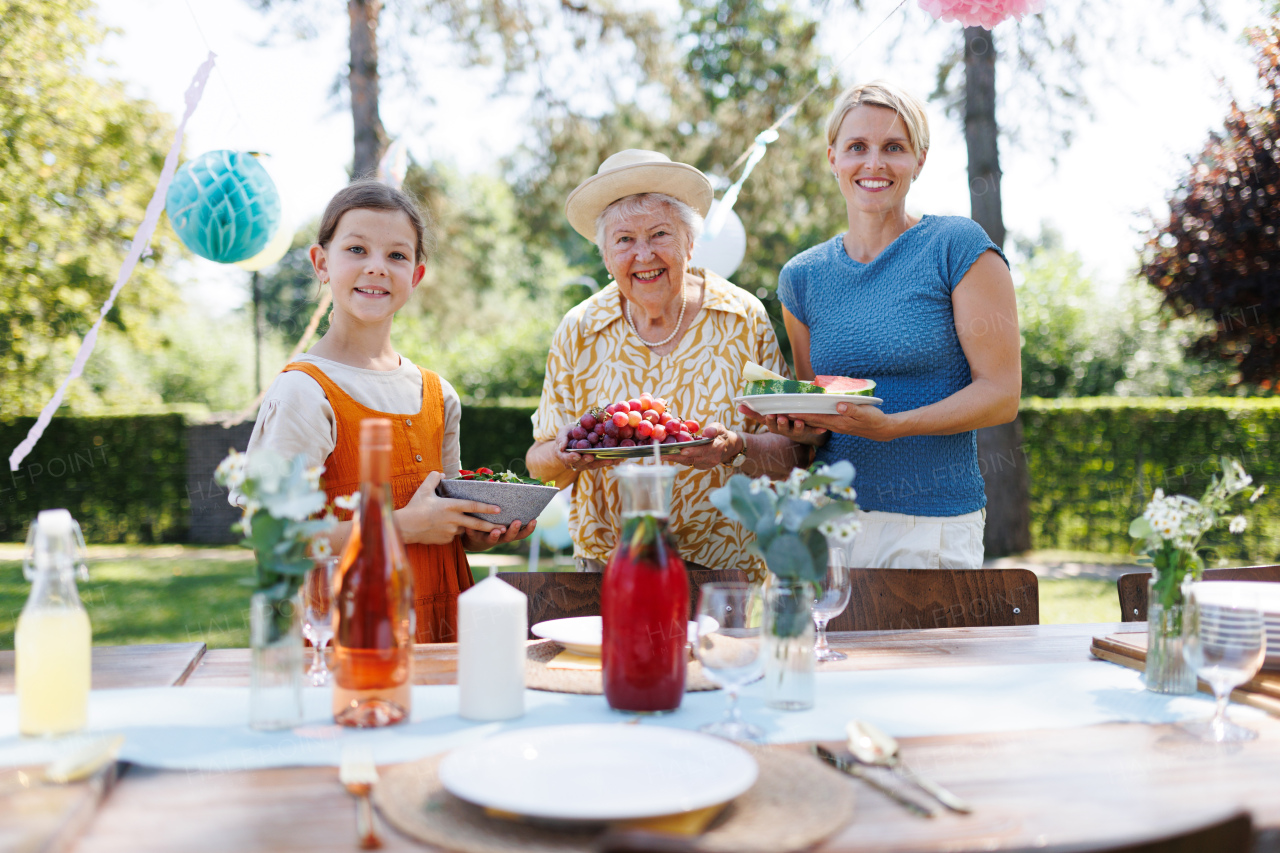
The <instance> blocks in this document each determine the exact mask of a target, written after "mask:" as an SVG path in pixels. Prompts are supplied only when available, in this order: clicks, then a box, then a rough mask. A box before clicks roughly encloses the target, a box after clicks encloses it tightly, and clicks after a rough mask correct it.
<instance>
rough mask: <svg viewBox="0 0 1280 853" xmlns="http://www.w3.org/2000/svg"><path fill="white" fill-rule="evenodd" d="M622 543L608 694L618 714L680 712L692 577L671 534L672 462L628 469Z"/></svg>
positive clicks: (607, 631)
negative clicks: (686, 569)
mask: <svg viewBox="0 0 1280 853" xmlns="http://www.w3.org/2000/svg"><path fill="white" fill-rule="evenodd" d="M617 475H618V478H619V480H620V481H621V483H622V516H623V525H622V538H621V541H620V542H619V543H618V548H617V550H616V551H615V552H614V554H613V557H612V558H611V559H610V560H609V565H608V566H607V567H606V568H605V573H604V584H603V587H602V589H601V602H600V604H601V615H602V617H603V622H604V642H603V645H602V647H601V659H602V661H601V662H602V664H603V669H604V695H605V699H606V700H608V702H609V706H610V707H611V708H613V709H614V710H618V711H631V712H641V713H645V712H648V713H660V712H663V711H674V710H675V709H676V708H679V707H680V702H681V700H682V699H683V698H684V679H685V670H686V667H687V660H688V656H687V653H686V651H685V646H686V642H687V627H686V626H687V624H688V619H689V576H688V574H687V573H686V572H685V567H684V561H683V560H681V559H680V555H679V554H678V553H677V552H676V548H675V543H674V542H673V541H672V538H671V533H670V531H669V529H668V524H667V517H668V515H669V513H670V506H671V487H672V485H673V483H674V481H675V469H674V468H673V467H672V466H670V465H623V466H620V467H619V468H618V469H617Z"/></svg>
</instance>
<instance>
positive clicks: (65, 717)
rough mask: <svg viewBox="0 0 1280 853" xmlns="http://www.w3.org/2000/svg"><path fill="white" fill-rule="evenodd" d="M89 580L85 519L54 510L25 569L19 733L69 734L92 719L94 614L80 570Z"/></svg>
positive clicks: (18, 638) (42, 523)
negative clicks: (79, 583)
mask: <svg viewBox="0 0 1280 853" xmlns="http://www.w3.org/2000/svg"><path fill="white" fill-rule="evenodd" d="M77 569H78V570H79V573H80V576H81V579H83V580H87V579H88V577H89V575H88V569H86V568H85V565H84V539H83V537H82V536H81V535H80V525H78V524H76V522H75V519H73V518H72V517H71V513H69V512H67V511H66V510H65V509H47V510H44V511H43V512H41V513H40V515H39V516H37V517H36V520H35V521H34V522H32V524H31V532H30V533H29V534H28V535H27V551H26V554H25V555H24V557H23V563H22V570H23V574H25V575H26V577H27V579H28V580H30V581H31V596H30V597H29V598H28V599H27V604H26V606H25V607H23V608H22V614H21V615H19V616H18V628H17V632H16V633H15V636H14V647H15V651H16V669H17V671H16V673H15V676H16V681H17V686H18V731H19V732H20V733H21V734H23V735H29V736H31V735H34V736H45V735H63V734H69V733H71V732H75V731H79V730H80V729H83V728H84V727H85V724H86V723H87V722H88V717H89V681H90V675H89V660H90V649H91V646H92V645H93V641H92V635H91V632H90V629H89V614H88V613H86V612H85V609H84V605H83V604H81V603H80V595H79V593H78V592H77V591H76V572H77Z"/></svg>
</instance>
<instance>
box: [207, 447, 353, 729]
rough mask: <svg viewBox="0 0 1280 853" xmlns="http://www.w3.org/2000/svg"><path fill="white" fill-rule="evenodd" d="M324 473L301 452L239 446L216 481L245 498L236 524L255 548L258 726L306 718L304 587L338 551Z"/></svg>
mask: <svg viewBox="0 0 1280 853" xmlns="http://www.w3.org/2000/svg"><path fill="white" fill-rule="evenodd" d="M322 473H324V469H323V468H318V467H308V466H307V462H306V458H305V457H304V456H303V455H301V454H299V455H297V456H295V457H294V458H293V459H291V460H289V459H285V458H283V457H282V456H280V455H278V454H276V453H273V452H272V451H270V450H265V449H263V450H255V451H254V453H253V455H252V456H251V457H249V456H246V455H245V454H242V453H237V452H236V451H234V450H233V451H231V453H230V454H229V455H228V456H227V458H225V459H223V460H222V462H221V463H220V464H219V465H218V468H217V470H216V471H215V472H214V481H215V482H217V483H218V484H219V485H221V486H226V487H227V488H229V489H232V490H233V491H234V492H236V493H238V494H239V496H240V502H241V507H242V509H243V515H242V516H241V517H240V520H239V521H237V522H236V523H235V525H234V526H233V528H232V529H233V530H236V531H237V532H239V533H241V534H243V536H244V539H243V540H242V541H241V543H240V544H241V545H243V546H244V547H246V548H252V549H253V553H254V561H255V570H254V580H253V586H254V592H253V595H252V597H251V599H250V608H249V644H250V647H251V652H252V664H251V669H250V690H249V725H250V726H251V727H253V728H255V729H262V730H271V729H284V728H291V727H293V726H296V725H298V724H299V723H301V722H302V675H303V672H302V669H303V667H302V633H301V630H302V629H301V624H302V622H301V613H302V602H301V597H300V595H299V589H300V588H301V586H302V581H303V578H304V577H305V576H306V574H307V572H308V571H309V570H310V569H311V568H312V566H313V565H314V564H315V561H316V560H323V559H326V558H328V557H330V556H331V551H330V545H329V540H328V539H327V538H325V537H323V536H322V534H324V533H327V532H328V531H329V530H331V529H332V528H333V527H334V526H335V525H336V524H337V519H336V517H335V516H334V515H333V513H332V512H331V511H328V510H327V508H326V500H327V499H326V496H325V493H324V491H323V490H322V489H321V488H320V475H321V474H322Z"/></svg>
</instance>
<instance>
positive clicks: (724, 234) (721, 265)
mask: <svg viewBox="0 0 1280 853" xmlns="http://www.w3.org/2000/svg"><path fill="white" fill-rule="evenodd" d="M717 224H718V225H719V231H718V233H715V234H713V233H711V231H712V228H713V227H715V226H716V225H717ZM746 255H747V229H746V228H744V227H743V226H742V220H741V219H739V218H738V214H736V213H734V212H733V209H732V208H729V209H728V210H725V211H724V213H723V214H722V213H720V200H719V199H716V200H715V201H713V202H711V210H709V211H708V212H707V228H706V229H705V230H704V231H703V232H702V236H701V237H699V238H698V242H696V243H694V244H693V260H692V261H690V264H691V265H692V266H695V267H703V268H705V269H709V270H711V271H712V272H713V273H715V274H716V275H719V276H722V277H724V278H730V277H731V276H732V275H733V274H734V273H735V272H737V271H738V267H739V266H741V265H742V259H743V258H744V257H746Z"/></svg>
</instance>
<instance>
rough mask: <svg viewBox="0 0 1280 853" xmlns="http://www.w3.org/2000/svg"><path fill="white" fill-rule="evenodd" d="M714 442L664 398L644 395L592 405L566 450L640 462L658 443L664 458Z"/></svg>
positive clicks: (573, 431)
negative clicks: (639, 459)
mask: <svg viewBox="0 0 1280 853" xmlns="http://www.w3.org/2000/svg"><path fill="white" fill-rule="evenodd" d="M711 442H712V439H710V438H703V437H702V427H701V426H700V425H699V424H698V422H697V421H692V420H685V419H683V418H681V417H680V416H679V415H677V414H676V413H675V412H673V411H671V408H670V406H669V405H668V404H667V401H666V400H663V399H662V398H661V397H654V396H653V395H652V394H641V395H640V396H639V397H636V398H634V399H631V400H621V401H619V402H617V403H609V404H607V405H604V406H592V407H591V409H590V410H588V411H587V413H586V414H584V415H583V416H582V417H580V418H578V423H577V424H575V425H574V427H573V430H572V432H570V433H569V441H568V443H567V444H566V445H565V447H564V450H565V451H566V452H573V453H590V454H591V455H593V456H599V457H600V458H601V459H637V458H640V457H643V456H652V455H653V446H654V445H655V444H657V445H658V450H659V452H660V453H661V454H662V455H663V456H669V455H671V454H673V453H679V452H680V451H681V450H683V449H684V448H686V447H698V446H699V445H703V444H710V443H711Z"/></svg>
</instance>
